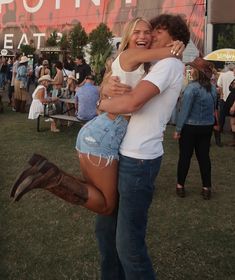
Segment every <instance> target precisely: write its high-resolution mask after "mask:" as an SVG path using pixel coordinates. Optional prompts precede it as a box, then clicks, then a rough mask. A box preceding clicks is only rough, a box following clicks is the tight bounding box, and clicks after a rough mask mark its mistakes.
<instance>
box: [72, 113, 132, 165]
mask: <svg viewBox="0 0 235 280" xmlns="http://www.w3.org/2000/svg"><path fill="white" fill-rule="evenodd" d="M127 125H128V121H127V120H126V119H125V118H124V117H123V116H121V115H118V116H117V117H116V118H115V120H112V119H110V118H109V117H108V116H107V113H104V114H101V115H99V116H97V117H95V118H94V119H92V120H91V121H89V122H88V123H87V124H85V125H84V126H83V127H82V128H81V129H80V131H79V133H78V136H77V141H76V149H77V150H78V151H79V152H81V153H85V154H88V155H93V156H97V157H101V158H106V159H107V160H112V159H119V156H118V152H119V147H120V144H121V142H122V139H123V137H124V135H125V133H126V129H127Z"/></svg>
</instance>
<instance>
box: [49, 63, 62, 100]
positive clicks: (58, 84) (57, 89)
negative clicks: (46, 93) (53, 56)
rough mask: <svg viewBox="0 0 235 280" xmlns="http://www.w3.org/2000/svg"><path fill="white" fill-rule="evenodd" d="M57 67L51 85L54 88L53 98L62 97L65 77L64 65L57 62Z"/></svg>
mask: <svg viewBox="0 0 235 280" xmlns="http://www.w3.org/2000/svg"><path fill="white" fill-rule="evenodd" d="M55 67H56V75H55V77H54V79H53V80H52V82H51V84H52V86H53V91H52V96H53V97H58V96H60V95H61V88H62V86H63V82H64V75H63V71H62V70H63V63H62V62H61V61H57V62H56V64H55Z"/></svg>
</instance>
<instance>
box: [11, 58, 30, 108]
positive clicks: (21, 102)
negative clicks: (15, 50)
mask: <svg viewBox="0 0 235 280" xmlns="http://www.w3.org/2000/svg"><path fill="white" fill-rule="evenodd" d="M28 61H29V59H28V58H27V57H26V56H22V57H21V59H20V61H19V66H18V68H17V73H16V78H15V84H14V86H15V95H14V98H15V108H16V112H21V113H25V105H26V100H27V89H26V88H27V79H28V71H27V66H28Z"/></svg>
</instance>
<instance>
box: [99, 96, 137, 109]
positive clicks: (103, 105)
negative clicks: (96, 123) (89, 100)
mask: <svg viewBox="0 0 235 280" xmlns="http://www.w3.org/2000/svg"><path fill="white" fill-rule="evenodd" d="M137 109H138V107H137V106H134V103H133V96H132V95H130V94H125V95H122V96H114V97H112V98H109V99H103V100H102V101H101V102H100V105H99V110H101V111H105V112H108V113H113V114H127V113H132V112H134V111H136V110H137Z"/></svg>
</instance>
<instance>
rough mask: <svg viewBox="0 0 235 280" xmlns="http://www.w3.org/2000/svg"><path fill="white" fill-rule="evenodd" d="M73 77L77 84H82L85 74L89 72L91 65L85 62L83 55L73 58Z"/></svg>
mask: <svg viewBox="0 0 235 280" xmlns="http://www.w3.org/2000/svg"><path fill="white" fill-rule="evenodd" d="M74 70H75V78H76V79H77V84H78V86H82V85H83V83H84V81H85V78H86V76H88V75H90V74H91V67H90V65H89V64H87V63H86V61H85V59H84V57H83V56H82V55H79V56H77V57H76V59H75V67H74Z"/></svg>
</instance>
